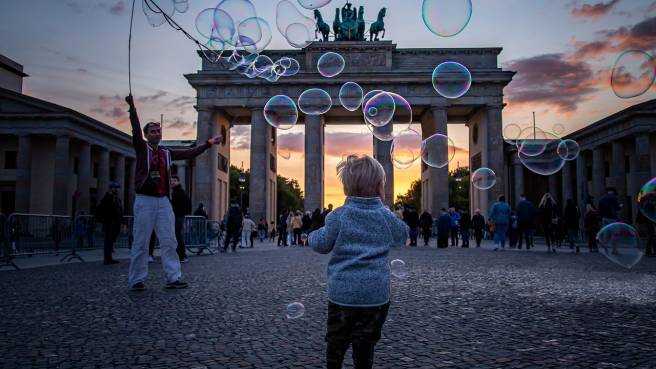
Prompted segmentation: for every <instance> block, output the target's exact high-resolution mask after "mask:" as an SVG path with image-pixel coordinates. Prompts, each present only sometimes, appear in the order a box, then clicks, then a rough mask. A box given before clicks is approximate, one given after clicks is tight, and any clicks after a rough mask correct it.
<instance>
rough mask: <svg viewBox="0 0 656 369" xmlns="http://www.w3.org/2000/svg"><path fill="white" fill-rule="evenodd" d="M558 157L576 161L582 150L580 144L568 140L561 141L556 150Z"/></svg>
mask: <svg viewBox="0 0 656 369" xmlns="http://www.w3.org/2000/svg"><path fill="white" fill-rule="evenodd" d="M556 150H557V152H558V156H560V157H561V158H562V159H563V160H574V159H576V158H577V157H578V156H579V151H580V150H581V149H580V147H579V144H578V143H577V142H576V141H574V140H571V139H569V138H568V139H566V140H562V141H560V143H559V144H558V148H557V149H556Z"/></svg>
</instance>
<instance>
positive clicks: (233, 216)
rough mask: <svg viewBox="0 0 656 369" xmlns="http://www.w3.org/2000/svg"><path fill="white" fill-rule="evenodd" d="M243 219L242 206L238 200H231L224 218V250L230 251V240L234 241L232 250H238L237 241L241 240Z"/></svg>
mask: <svg viewBox="0 0 656 369" xmlns="http://www.w3.org/2000/svg"><path fill="white" fill-rule="evenodd" d="M243 221H244V220H243V217H242V215H241V207H240V206H239V204H237V203H236V202H234V201H233V202H231V203H230V207H229V208H228V211H226V213H225V216H224V220H223V222H224V223H225V227H226V237H225V241H224V243H223V251H222V252H227V251H228V245H229V244H230V242H232V252H233V253H234V252H237V243H238V242H239V235H240V233H241V228H242V224H243Z"/></svg>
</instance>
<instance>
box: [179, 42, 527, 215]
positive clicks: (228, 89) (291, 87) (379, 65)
mask: <svg viewBox="0 0 656 369" xmlns="http://www.w3.org/2000/svg"><path fill="white" fill-rule="evenodd" d="M501 50H502V49H501V48H462V49H461V48H458V49H400V48H397V47H396V45H395V44H394V43H392V42H391V41H371V42H369V41H332V42H314V43H312V44H310V45H309V46H308V47H306V48H304V49H300V50H267V51H266V52H264V54H266V55H268V56H269V57H270V58H271V59H272V60H277V59H279V58H281V57H284V56H287V57H291V58H294V59H296V60H297V61H298V62H299V63H300V66H301V69H300V72H299V73H298V74H296V75H294V76H291V77H284V78H280V79H279V80H278V81H277V82H275V83H271V82H267V81H265V80H263V79H259V78H254V79H248V78H245V77H243V76H242V75H240V74H238V73H236V72H234V71H230V70H227V69H226V68H225V67H224V66H222V65H220V64H213V63H211V62H209V61H207V60H205V59H204V58H202V59H203V60H202V69H201V70H200V71H198V72H197V73H194V74H188V75H186V78H187V80H188V81H189V83H190V84H191V86H193V87H194V89H196V91H197V105H196V109H197V111H198V136H197V139H198V141H199V142H203V141H205V140H206V139H208V138H210V137H212V136H214V135H216V134H218V133H222V132H223V133H226V136H227V140H226V142H225V144H223V145H218V146H213V147H212V149H211V150H212V151H211V154H210V155H203V156H201V157H199V158H198V159H196V162H195V166H196V169H195V170H194V181H193V183H194V187H193V197H194V203H199V202H202V203H204V204H207V205H208V206H207V209H208V211H209V214H210V216H211V217H212V218H213V219H220V217H222V216H223V214H224V212H225V210H226V209H227V206H228V205H229V204H228V200H229V194H228V191H229V188H230V187H229V177H230V176H229V167H230V128H231V127H232V126H234V125H245V124H249V125H250V126H251V146H250V195H249V196H250V198H249V204H250V206H249V211H250V213H251V216H252V217H253V219H259V218H260V217H263V218H265V219H266V220H267V222H271V221H275V219H276V171H277V159H278V157H277V155H276V135H277V132H276V129H275V128H273V127H272V126H270V125H269V124H268V123H267V122H266V120H265V119H264V115H263V107H264V105H265V104H266V102H267V101H268V100H269V98H270V97H272V96H274V95H287V96H289V97H290V98H292V99H293V100H294V101H297V100H298V97H299V95H300V94H301V93H302V92H303V91H304V90H306V89H308V88H321V89H324V90H326V91H327V92H328V93H330V95H331V97H332V100H333V107H332V109H331V110H330V111H328V112H327V113H325V114H323V115H303V114H302V113H301V112H300V111H299V114H300V116H299V121H298V123H297V124H304V125H305V163H304V166H305V188H304V196H305V209H306V210H310V211H312V210H314V209H315V208H323V205H324V204H323V198H324V161H323V157H324V127H325V126H326V125H327V124H364V121H363V119H364V118H363V115H362V110H356V111H355V112H349V111H347V110H346V109H344V108H343V107H341V105H340V104H339V98H338V94H339V90H340V87H341V86H342V85H343V84H344V83H345V82H349V81H353V82H356V83H358V84H359V85H360V86H362V88H363V90H364V92H365V93H366V92H368V91H370V90H374V89H376V90H384V91H391V92H395V93H397V94H400V95H401V96H403V97H404V98H405V99H406V100H407V101H408V102H409V103H410V104H411V105H412V113H413V122H415V123H419V124H421V133H422V136H423V137H424V138H426V137H429V136H431V135H433V134H435V133H441V134H445V135H447V134H448V130H447V125H448V124H465V125H466V126H467V127H468V128H469V156H470V158H469V166H470V169H471V170H472V171H473V170H475V169H477V168H479V167H483V166H485V167H488V168H490V169H492V170H494V172H495V173H496V175H497V183H496V185H495V186H494V187H493V188H491V189H490V190H488V191H470V193H471V195H470V204H471V205H470V206H471V208H472V209H476V208H480V209H481V210H482V211H486V210H487V206H488V204H489V203H490V201H492V200H493V199H496V197H497V196H498V195H499V194H506V191H507V189H506V185H507V182H508V181H507V179H508V174H507V173H508V171H507V165H506V163H505V160H504V157H505V156H504V145H503V142H504V141H503V137H502V114H501V113H502V109H503V88H504V87H505V86H506V85H507V84H508V83H509V82H510V81H511V79H512V77H513V75H514V73H513V72H510V71H504V70H502V69H501V68H499V66H498V62H497V57H498V55H499V53H500V52H501ZM328 51H333V52H337V53H339V54H341V55H342V56H343V57H344V59H345V61H346V67H345V69H344V71H343V72H342V73H341V74H339V75H338V76H336V77H333V78H324V77H322V76H321V75H320V74H319V73H318V71H317V69H316V64H317V60H318V59H319V57H320V56H321V55H322V54H324V53H325V52H328ZM444 61H456V62H459V63H461V64H463V65H465V66H466V67H467V68H469V70H470V72H471V74H472V86H471V89H470V90H469V91H468V92H467V94H465V95H464V96H462V97H460V98H458V99H446V98H443V97H441V96H440V95H438V94H437V93H436V92H435V90H434V89H433V86H432V81H431V74H432V71H433V69H434V68H435V67H436V66H437V65H438V64H440V63H442V62H444ZM372 140H373V142H374V145H373V147H374V149H373V151H374V152H373V155H374V157H375V158H376V159H377V160H378V161H379V162H380V163H381V164H382V165H383V167H384V168H385V171H386V173H387V186H386V189H385V194H386V202H387V203H390V204H391V203H392V202H393V199H394V167H393V166H392V160H391V155H390V145H391V141H390V142H388V141H379V140H378V139H376V138H375V137H373V135H372ZM345 154H346V153H345ZM299 165H301V163H299ZM447 178H448V168H447V167H444V168H440V169H438V168H432V167H428V166H426V165H425V164H423V163H422V169H421V182H422V201H421V204H422V209H425V210H427V211H429V212H430V213H431V214H433V215H434V216H437V214H439V210H440V209H441V208H446V207H448V205H449V190H448V181H447Z"/></svg>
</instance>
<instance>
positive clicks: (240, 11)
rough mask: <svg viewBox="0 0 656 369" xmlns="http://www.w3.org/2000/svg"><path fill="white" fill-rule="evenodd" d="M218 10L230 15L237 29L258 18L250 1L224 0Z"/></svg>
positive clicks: (217, 7)
mask: <svg viewBox="0 0 656 369" xmlns="http://www.w3.org/2000/svg"><path fill="white" fill-rule="evenodd" d="M216 9H217V10H222V11H224V12H225V13H227V14H229V15H230V18H231V19H232V21H233V22H234V24H235V28H236V27H237V26H238V25H239V24H241V22H243V21H245V20H246V19H248V18H254V17H257V12H256V11H255V5H253V3H251V2H250V1H249V0H223V1H221V2H220V3H219V5H217V6H216Z"/></svg>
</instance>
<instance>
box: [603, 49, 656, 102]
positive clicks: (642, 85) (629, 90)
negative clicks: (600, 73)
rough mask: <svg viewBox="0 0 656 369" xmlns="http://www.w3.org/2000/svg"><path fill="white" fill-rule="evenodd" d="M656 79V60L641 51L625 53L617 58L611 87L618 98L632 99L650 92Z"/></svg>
mask: <svg viewBox="0 0 656 369" xmlns="http://www.w3.org/2000/svg"><path fill="white" fill-rule="evenodd" d="M654 79H656V60H655V59H654V58H653V57H652V56H651V55H649V54H647V53H646V52H644V51H641V50H629V51H625V52H623V53H622V54H620V56H619V57H618V58H617V60H616V61H615V65H613V71H612V74H611V79H610V82H611V86H612V88H613V92H614V93H615V95H617V97H620V98H623V99H630V98H632V97H637V96H640V95H642V94H644V93H645V92H647V90H649V88H650V87H651V85H652V84H653V83H654Z"/></svg>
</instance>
